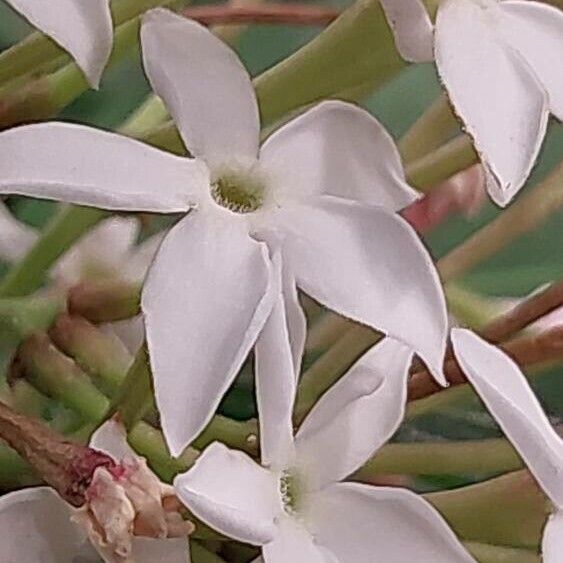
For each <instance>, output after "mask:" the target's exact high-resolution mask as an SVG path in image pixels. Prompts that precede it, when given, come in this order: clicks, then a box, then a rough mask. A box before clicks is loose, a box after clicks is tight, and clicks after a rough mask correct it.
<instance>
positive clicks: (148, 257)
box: [122, 231, 166, 282]
mask: <svg viewBox="0 0 563 563" xmlns="http://www.w3.org/2000/svg"><path fill="white" fill-rule="evenodd" d="M165 235H166V231H161V232H160V233H157V234H156V235H152V236H151V237H149V238H147V239H145V240H144V241H143V242H141V243H140V244H138V245H137V246H135V247H134V248H132V249H131V251H130V252H129V256H128V257H127V260H126V262H125V264H123V272H122V275H123V276H124V277H125V278H127V279H128V280H130V281H134V282H135V281H136V282H142V281H143V280H144V279H145V276H146V275H147V271H148V269H149V266H150V265H151V264H152V262H153V260H154V257H155V256H156V253H157V252H158V249H159V247H160V245H161V244H162V241H163V240H164V237H165Z"/></svg>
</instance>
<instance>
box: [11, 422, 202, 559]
mask: <svg viewBox="0 0 563 563" xmlns="http://www.w3.org/2000/svg"><path fill="white" fill-rule="evenodd" d="M90 447H92V448H94V449H96V450H98V451H100V452H104V453H105V454H107V455H109V456H110V458H113V459H114V461H115V463H114V464H113V465H107V464H106V465H100V466H98V467H97V468H96V469H95V471H94V474H93V478H92V482H91V483H90V484H89V486H88V488H87V490H86V492H85V497H86V503H85V504H84V505H83V506H82V507H80V508H74V507H73V506H71V505H70V504H68V503H67V502H65V501H64V500H62V499H61V498H60V497H59V496H58V495H57V493H56V492H55V491H54V490H53V489H50V488H49V487H33V488H29V489H22V490H19V491H16V492H13V493H8V494H6V495H4V496H2V497H0V524H1V525H0V544H1V545H2V560H3V561H5V562H6V563H20V562H22V561H23V562H29V563H31V562H32V561H41V562H43V563H75V562H76V561H81V562H84V563H90V562H91V563H95V562H96V561H99V560H100V559H99V558H100V557H102V559H103V560H104V561H105V562H106V563H133V562H134V563H154V561H163V562H166V563H187V561H188V538H187V536H188V534H189V533H190V531H191V529H192V525H191V523H190V522H187V521H184V520H183V519H182V516H181V515H180V513H179V512H178V510H177V508H178V502H177V500H176V499H175V497H174V489H173V488H172V487H170V486H169V485H165V484H163V483H161V482H160V481H159V480H158V478H157V477H156V476H155V475H154V474H153V473H152V472H151V471H150V469H148V467H147V465H146V462H145V460H144V459H142V458H139V457H138V456H137V455H136V454H135V453H134V452H133V450H132V449H130V448H129V446H128V445H127V442H126V440H125V432H124V430H123V428H122V427H121V426H120V425H119V424H118V423H116V422H113V421H109V422H106V423H105V424H104V425H103V426H102V427H100V428H99V429H98V430H97V431H96V432H95V434H94V435H93V436H92V440H91V441H90Z"/></svg>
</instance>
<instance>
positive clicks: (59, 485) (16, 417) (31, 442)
mask: <svg viewBox="0 0 563 563" xmlns="http://www.w3.org/2000/svg"><path fill="white" fill-rule="evenodd" d="M0 438H2V439H3V440H5V441H6V442H7V443H8V444H9V445H10V446H11V447H12V448H14V450H16V452H18V453H19V454H20V455H21V457H23V458H24V459H25V460H26V461H27V462H28V463H29V464H30V465H31V466H32V467H33V468H34V469H35V471H36V472H37V474H38V475H39V476H40V477H42V478H43V480H44V481H45V482H46V483H47V484H48V485H50V486H51V487H53V488H54V489H55V490H56V491H57V492H58V493H59V494H60V495H61V497H62V498H63V499H64V500H66V501H67V502H69V503H70V504H72V505H73V506H82V505H83V504H84V502H85V496H84V495H85V492H86V489H87V488H88V486H89V484H90V482H91V480H92V477H93V475H94V471H95V470H96V468H97V467H100V466H104V467H113V466H114V465H115V463H114V462H113V460H112V459H111V458H110V457H108V456H107V455H106V454H104V453H102V452H98V451H96V450H92V449H90V448H88V447H86V446H81V445H80V444H76V443H74V442H69V441H67V440H64V439H63V438H62V437H60V436H59V435H58V434H56V433H55V432H53V431H52V430H51V429H50V428H48V427H47V426H45V425H44V424H42V423H41V422H39V421H38V420H34V419H32V418H28V417H27V416H24V415H22V414H19V413H17V412H15V411H13V410H12V409H11V408H10V407H8V406H7V405H5V404H4V403H1V402H0Z"/></svg>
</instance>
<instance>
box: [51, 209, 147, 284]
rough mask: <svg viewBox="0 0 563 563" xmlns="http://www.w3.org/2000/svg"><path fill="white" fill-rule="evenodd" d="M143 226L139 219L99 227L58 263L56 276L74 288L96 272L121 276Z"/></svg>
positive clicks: (111, 221) (114, 219) (109, 221)
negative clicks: (74, 285)
mask: <svg viewBox="0 0 563 563" xmlns="http://www.w3.org/2000/svg"><path fill="white" fill-rule="evenodd" d="M140 229H141V225H140V223H139V221H138V220H137V219H132V218H126V217H111V218H109V219H106V220H105V221H102V222H101V223H99V224H98V225H96V226H95V227H94V228H93V229H92V230H91V231H89V232H88V233H87V234H86V235H85V236H84V237H82V238H81V239H80V240H79V241H78V242H77V243H76V244H75V245H74V246H72V247H71V249H70V250H69V251H67V252H66V253H65V254H64V255H63V256H61V258H60V259H59V260H58V261H57V263H56V265H55V268H54V273H55V276H57V277H58V278H59V279H60V280H61V281H62V282H63V283H65V284H66V285H73V284H75V283H78V282H79V281H81V280H83V279H85V278H87V277H88V275H89V274H91V273H92V272H95V273H98V274H100V275H107V276H112V275H118V274H119V273H120V272H121V270H122V269H123V265H124V263H125V262H126V260H127V258H128V256H129V253H130V252H131V249H132V248H133V245H134V244H135V241H136V240H137V237H138V236H139V231H140Z"/></svg>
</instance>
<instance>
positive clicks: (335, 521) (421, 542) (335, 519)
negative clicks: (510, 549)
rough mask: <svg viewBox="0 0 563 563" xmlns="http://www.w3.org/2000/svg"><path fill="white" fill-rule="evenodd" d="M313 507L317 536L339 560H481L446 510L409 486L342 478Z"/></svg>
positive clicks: (439, 562) (467, 562)
mask: <svg viewBox="0 0 563 563" xmlns="http://www.w3.org/2000/svg"><path fill="white" fill-rule="evenodd" d="M313 510H314V521H313V526H314V528H315V529H314V532H315V534H316V537H317V539H318V541H319V543H322V544H323V545H325V546H327V547H328V548H329V549H330V550H331V551H332V552H333V553H334V554H335V555H336V557H337V558H338V561H342V562H343V561H345V562H347V563H348V562H352V561H353V562H354V563H373V562H374V561H384V562H385V563H405V562H406V561H421V562H423V561H424V562H432V563H470V562H473V563H475V560H474V559H473V558H472V557H471V556H470V555H469V554H468V553H467V552H466V551H465V549H464V548H463V546H462V545H461V543H460V542H459V541H458V539H457V538H456V537H455V535H454V533H453V532H452V531H451V530H450V528H449V527H448V525H447V524H446V522H445V521H444V519H443V518H442V517H441V516H440V514H439V513H438V512H437V511H436V510H435V509H434V508H433V507H432V506H431V505H430V504H428V503H427V502H426V501H425V500H423V499H422V498H421V497H419V496H418V495H416V494H414V493H412V492H410V491H407V490H404V489H392V488H384V487H372V486H368V485H361V484H359V483H339V484H336V485H331V486H330V487H327V488H326V489H324V490H323V491H322V492H321V493H318V494H317V495H316V502H315V503H314V506H313Z"/></svg>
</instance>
